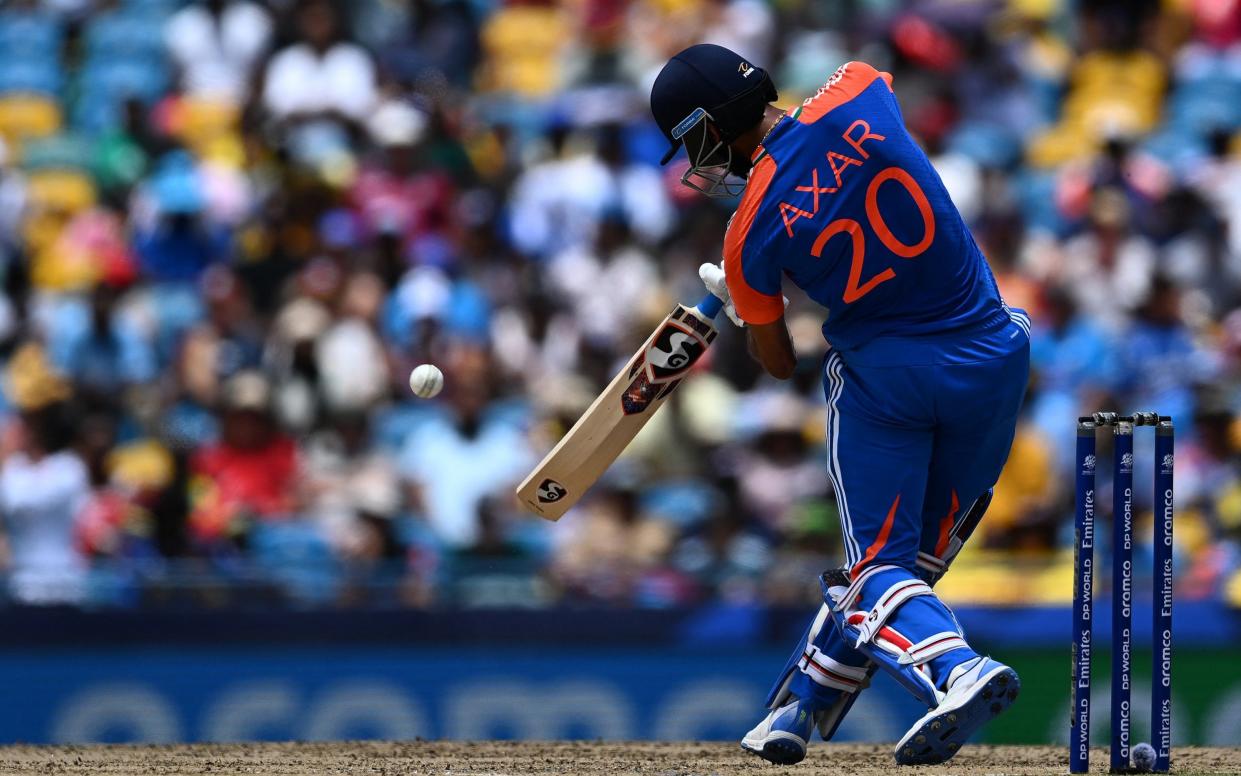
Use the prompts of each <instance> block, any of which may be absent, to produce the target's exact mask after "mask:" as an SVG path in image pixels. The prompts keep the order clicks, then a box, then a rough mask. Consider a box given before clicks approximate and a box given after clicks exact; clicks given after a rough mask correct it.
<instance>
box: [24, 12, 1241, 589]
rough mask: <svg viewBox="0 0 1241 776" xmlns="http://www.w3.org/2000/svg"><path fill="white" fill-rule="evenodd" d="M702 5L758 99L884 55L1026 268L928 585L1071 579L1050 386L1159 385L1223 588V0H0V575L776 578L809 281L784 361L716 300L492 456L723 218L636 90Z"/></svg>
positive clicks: (1143, 457)
mask: <svg viewBox="0 0 1241 776" xmlns="http://www.w3.org/2000/svg"><path fill="white" fill-rule="evenodd" d="M701 41H710V42H716V43H720V44H723V45H726V46H729V47H731V48H733V49H735V50H737V51H739V52H741V53H743V54H744V55H745V56H747V57H749V58H750V59H752V60H753V61H755V62H757V63H760V64H764V65H766V66H767V67H768V68H769V69H770V71H771V72H772V74H773V77H774V78H775V81H776V84H777V86H778V87H779V89H780V92H781V98H782V104H784V105H789V106H791V105H794V104H796V103H797V102H798V101H800V100H801V99H802V98H804V97H806V96H808V95H809V94H812V93H813V92H814V90H815V89H817V88H818V86H820V85H821V84H822V83H823V81H824V80H825V79H826V78H827V77H828V76H829V75H830V74H831V72H832V71H833V70H834V69H835V68H836V67H837V66H838V65H839V64H840V63H842V62H844V61H847V60H849V59H864V60H866V61H868V62H871V63H872V64H874V65H875V66H877V67H879V68H880V69H884V70H887V71H890V72H891V73H893V75H894V87H895V90H896V93H897V96H898V98H899V99H900V100H901V103H902V106H903V110H904V115H905V117H906V119H907V121H908V124H909V127H910V129H911V130H912V132H913V133H914V134H915V135H916V136H917V138H918V139H919V140H920V142H921V143H923V145H924V147H925V148H926V149H927V151H928V153H929V154H930V155H931V157H932V159H933V161H934V163H935V165H936V167H937V169H938V170H939V171H940V174H941V175H942V177H943V178H944V181H945V183H946V184H947V186H948V188H949V190H950V192H951V193H952V195H953V198H954V200H955V201H956V202H957V204H958V205H959V206H960V208H961V210H962V212H963V214H964V215H965V217H966V219H967V220H968V222H969V223H970V225H971V227H972V228H973V229H974V230H975V234H976V236H977V238H978V240H979V242H980V243H981V244H982V246H983V248H984V250H985V252H986V254H987V256H988V258H989V260H990V261H991V263H992V266H993V268H994V270H995V273H996V275H997V277H998V278H999V281H1000V285H1001V287H1002V291H1003V293H1004V294H1005V297H1006V298H1007V300H1008V301H1009V303H1010V304H1012V305H1013V306H1017V307H1024V308H1026V309H1028V310H1029V311H1030V312H1031V317H1032V318H1033V320H1034V323H1035V335H1034V349H1033V360H1034V373H1033V374H1034V376H1033V379H1032V382H1031V385H1030V390H1029V397H1028V401H1027V405H1026V410H1025V414H1024V416H1023V418H1022V421H1021V425H1020V429H1019V433H1018V438H1017V440H1016V443H1015V445H1014V450H1013V454H1012V457H1011V460H1010V462H1009V464H1008V466H1007V468H1006V469H1005V472H1004V475H1003V479H1002V481H1001V483H1000V486H999V488H998V489H997V495H996V501H995V504H994V505H993V507H992V509H991V512H990V514H989V515H988V519H987V521H986V522H985V524H984V526H983V528H982V529H981V530H980V531H979V532H978V534H977V535H976V537H975V539H974V542H973V544H972V546H971V547H970V548H969V549H968V550H967V551H966V553H964V554H963V556H962V557H961V559H960V562H959V567H958V568H956V569H954V571H953V574H950V575H949V576H948V577H947V578H946V579H945V582H944V585H945V587H948V588H951V590H950V591H949V592H948V594H947V595H948V597H949V598H950V600H953V601H954V602H958V601H987V602H995V603H1010V604H1020V603H1029V602H1057V601H1065V600H1067V598H1068V596H1069V594H1070V590H1071V587H1070V584H1069V575H1070V573H1071V564H1070V560H1069V558H1070V555H1069V550H1068V548H1069V546H1070V543H1071V535H1070V534H1071V530H1072V526H1071V522H1072V520H1071V518H1072V508H1073V503H1072V502H1073V494H1072V490H1073V489H1072V463H1071V460H1070V459H1071V457H1072V444H1073V428H1074V426H1073V421H1074V419H1075V417H1076V416H1077V415H1078V414H1079V413H1081V412H1083V411H1089V410H1094V409H1100V408H1118V409H1126V410H1132V409H1154V410H1158V411H1160V412H1162V413H1164V414H1170V415H1173V416H1174V417H1175V419H1176V421H1177V423H1178V439H1177V444H1178V448H1177V464H1178V465H1177V483H1178V484H1177V494H1176V495H1177V507H1178V510H1179V512H1178V517H1177V526H1176V532H1177V534H1176V536H1177V562H1178V564H1179V565H1178V582H1177V584H1178V592H1179V594H1180V595H1183V596H1187V597H1194V598H1200V599H1201V598H1205V599H1210V598H1222V599H1224V600H1229V601H1232V602H1233V603H1235V604H1238V605H1241V575H1239V574H1238V569H1239V568H1241V467H1239V463H1241V459H1239V458H1238V452H1239V451H1241V420H1239V415H1238V411H1239V410H1241V392H1239V391H1238V389H1239V388H1241V133H1239V130H1241V2H1238V0H1164V1H1163V2H1160V1H1159V0H1079V1H1078V2H1069V0H990V1H985V2H984V1H983V0H967V1H966V2H960V1H956V2H948V1H947V0H928V1H927V2H912V3H907V2H899V1H898V0H770V1H769V0H351V2H348V3H345V2H331V1H330V0H268V1H267V2H255V1H252V0H204V1H203V2H193V3H185V2H180V1H179V0H114V1H111V2H109V1H108V0H42V1H40V0H9V1H8V2H4V3H3V4H0V277H2V279H3V283H2V284H0V359H2V361H3V375H4V380H3V392H2V397H0V524H2V531H0V537H2V542H0V569H2V570H3V573H4V575H5V580H6V595H7V598H8V599H9V600H12V601H17V602H22V603H89V604H124V605H141V604H157V603H159V602H161V601H182V600H194V601H197V602H199V603H202V604H203V605H212V604H225V603H238V602H240V603H245V602H247V601H253V600H266V599H264V598H263V597H264V596H270V597H271V599H272V600H292V601H296V602H300V603H313V604H320V605H349V604H366V605H392V606H416V607H422V606H443V605H491V604H515V605H527V606H542V605H549V604H554V603H557V602H602V603H611V604H624V605H634V604H636V605H644V606H671V605H679V604H688V603H696V602H701V601H710V600H726V601H733V602H764V603H771V604H800V603H802V602H806V601H812V600H814V599H815V598H816V596H817V587H816V586H815V585H814V583H813V579H814V576H815V575H816V574H817V573H818V572H819V571H821V570H822V569H823V568H825V567H827V566H830V565H834V564H837V563H839V562H840V549H839V547H840V537H839V527H838V523H837V516H836V508H835V503H834V500H833V497H832V492H831V489H830V488H829V487H828V482H827V478H826V475H825V468H824V462H825V452H824V448H823V414H824V411H823V398H822V388H821V382H820V381H821V376H820V363H821V358H822V355H823V352H824V350H825V347H826V345H825V343H824V342H823V340H822V336H821V334H820V332H819V325H820V324H821V322H822V313H821V311H819V310H817V309H813V306H811V305H809V304H808V303H807V302H806V301H805V300H804V299H794V300H793V307H792V308H791V313H790V314H791V319H790V320H791V329H792V332H793V335H794V339H795V344H796V347H797V350H798V353H799V354H800V362H799V367H798V370H797V373H796V375H795V376H794V378H793V380H792V382H791V384H777V383H775V382H773V381H770V380H768V379H765V378H760V376H759V374H758V370H757V368H756V367H755V366H754V365H753V364H752V363H750V361H749V360H748V357H747V356H746V355H745V352H744V347H743V346H742V345H741V335H740V334H739V333H738V332H736V331H735V330H732V329H731V327H725V330H724V331H723V332H722V333H721V336H720V339H719V342H718V344H717V346H716V347H715V348H714V349H713V351H712V353H711V355H710V357H709V363H707V365H706V366H705V368H702V369H700V370H699V371H698V372H697V373H696V374H695V375H694V376H692V377H691V378H690V379H688V380H686V382H685V384H684V385H683V387H682V388H681V389H680V390H679V392H678V393H677V394H676V395H675V397H674V399H673V400H672V401H670V402H669V404H668V405H666V407H665V408H664V409H663V410H662V411H661V413H660V414H659V415H658V416H657V417H656V419H655V420H654V421H653V422H652V423H651V424H650V425H649V426H648V428H647V429H646V430H644V432H643V433H642V434H641V435H640V436H639V438H638V439H637V440H636V441H635V443H634V444H633V446H632V448H631V450H630V451H629V453H628V454H627V455H626V456H625V457H624V458H623V459H622V460H621V461H619V462H618V463H617V465H615V466H614V467H613V468H612V469H611V470H610V471H609V472H608V474H607V475H606V477H605V478H604V480H603V481H602V482H600V483H599V485H598V486H597V487H596V488H595V489H594V491H593V492H592V493H591V495H590V497H589V498H588V499H586V500H585V501H584V502H583V503H582V504H581V506H580V507H579V508H577V509H576V510H575V511H574V512H572V513H570V515H569V516H567V517H566V518H565V519H564V520H563V521H561V522H560V523H557V524H555V525H552V524H545V523H543V522H542V521H539V520H537V519H535V518H532V517H530V516H528V515H525V514H523V513H522V512H521V511H520V510H519V508H518V507H517V505H516V503H515V501H514V499H513V497H512V488H513V486H514V484H515V483H516V482H517V481H519V480H520V479H521V478H522V477H523V476H524V474H525V473H526V472H527V471H528V470H529V468H530V467H531V466H532V465H533V464H534V463H535V462H537V460H538V459H539V457H540V456H541V455H542V454H543V453H544V452H545V451H546V450H547V449H548V448H549V447H550V446H551V445H552V444H553V443H554V442H555V440H556V439H557V438H558V437H559V435H560V434H561V433H563V432H564V431H565V430H566V429H567V428H568V426H569V425H571V423H572V421H573V420H574V419H575V418H576V417H577V416H578V415H579V414H580V413H581V412H582V410H584V409H585V407H586V406H587V405H588V404H589V403H590V401H591V400H592V399H593V398H594V396H595V395H596V394H597V393H598V392H599V390H600V389H601V388H602V387H603V385H605V384H606V383H607V382H608V380H609V379H610V377H611V376H612V375H613V374H614V373H615V372H616V371H617V370H618V368H619V367H620V366H622V365H623V363H624V361H625V359H627V358H628V357H629V355H630V354H632V352H633V351H634V349H635V348H636V347H637V345H638V344H639V343H640V342H641V341H642V339H643V338H644V337H645V335H646V334H647V333H648V332H649V331H650V329H651V327H652V326H653V325H654V324H655V323H656V322H657V321H658V320H660V319H661V318H662V317H663V316H664V315H665V314H666V313H667V311H668V310H669V309H670V308H671V306H672V304H673V303H674V302H675V301H677V300H689V299H694V298H697V297H698V296H699V294H700V293H701V289H700V288H697V287H696V284H697V277H696V271H695V270H696V267H697V265H698V264H699V263H700V262H702V261H709V260H715V259H717V258H718V257H719V255H720V251H721V244H722V236H723V231H724V226H725V223H726V221H727V219H728V217H729V215H730V212H731V209H732V207H734V206H735V203H723V204H721V203H718V202H711V201H707V200H704V199H702V198H700V197H698V196H697V195H696V194H694V193H693V192H690V191H688V190H687V189H683V188H681V187H679V186H678V185H677V180H678V178H679V176H680V174H681V172H682V170H683V166H682V165H683V164H684V162H683V160H679V161H678V162H676V163H674V164H673V165H670V167H669V168H666V169H665V168H660V167H659V166H658V163H657V162H658V158H659V156H660V155H661V153H662V151H663V149H664V148H665V147H666V145H665V141H664V140H663V139H662V137H661V136H660V135H659V132H658V130H657V129H656V128H655V127H654V125H653V123H652V121H651V120H650V117H649V115H648V112H647V102H646V99H647V94H648V92H649V87H650V84H651V82H652V80H653V79H654V76H655V74H656V73H657V72H658V70H659V68H660V66H662V64H663V62H664V61H665V60H666V58H667V57H668V56H670V55H671V54H673V53H675V52H676V51H678V50H679V49H681V48H683V47H684V46H686V45H689V44H692V43H695V42H701ZM423 362H433V363H436V364H438V365H440V366H441V367H442V368H443V369H444V371H445V373H446V376H447V387H446V389H445V391H444V393H443V394H442V395H441V397H440V398H438V399H436V400H433V401H420V400H416V399H414V398H413V397H412V396H411V395H410V394H409V390H408V387H407V386H406V385H405V381H406V376H407V375H408V373H409V370H410V369H411V368H412V367H413V366H414V365H416V364H419V363H423ZM1101 445H1102V447H1101V459H1102V460H1107V458H1106V457H1105V456H1106V446H1107V443H1106V440H1102V441H1101ZM1151 447H1152V444H1151V442H1150V440H1149V439H1144V438H1139V442H1138V461H1139V472H1141V471H1143V470H1144V469H1147V468H1149V467H1147V466H1145V465H1144V464H1143V462H1149V460H1150V456H1151ZM1100 471H1101V473H1102V474H1103V478H1104V480H1106V479H1107V473H1108V472H1109V471H1110V467H1108V466H1102V467H1100ZM1138 482H1139V488H1140V489H1141V490H1140V491H1139V494H1138V508H1139V515H1140V518H1139V521H1138V535H1139V537H1141V538H1140V539H1139V558H1140V561H1139V574H1142V573H1143V572H1144V569H1143V566H1142V564H1143V563H1145V564H1146V565H1147V566H1149V560H1148V559H1147V558H1146V556H1145V555H1144V554H1143V553H1142V552H1141V550H1142V549H1144V548H1147V545H1149V541H1150V540H1149V536H1150V532H1149V525H1150V506H1151V504H1150V497H1149V488H1148V487H1146V486H1145V485H1143V484H1142V483H1143V482H1145V483H1146V484H1147V485H1149V472H1148V473H1147V475H1146V477H1145V479H1144V478H1143V477H1142V476H1141V475H1140V476H1139V478H1138ZM1101 533H1103V534H1106V531H1103V532H1101ZM1101 538H1102V537H1101ZM1100 557H1101V558H1106V554H1105V553H1104V552H1102V551H1101V552H1100ZM1145 573H1149V569H1145ZM1139 589H1146V588H1145V587H1141V588H1139Z"/></svg>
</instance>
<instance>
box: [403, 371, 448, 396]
mask: <svg viewBox="0 0 1241 776" xmlns="http://www.w3.org/2000/svg"><path fill="white" fill-rule="evenodd" d="M443 388H444V373H443V372H441V371H440V368H439V367H438V366H436V365H435V364H419V365H418V366H416V367H414V371H412V372H410V373H409V390H411V391H413V392H414V395H415V396H417V397H419V398H422V399H430V398H431V397H432V396H435V395H436V394H437V393H439V392H440V391H441V390H443Z"/></svg>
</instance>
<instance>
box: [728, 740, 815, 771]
mask: <svg viewBox="0 0 1241 776" xmlns="http://www.w3.org/2000/svg"><path fill="white" fill-rule="evenodd" d="M741 749H742V750H743V751H746V752H749V753H750V754H752V755H754V756H755V757H761V758H763V759H764V760H766V761H767V762H769V763H775V764H776V765H796V764H797V763H799V762H801V761H802V760H804V759H806V750H805V749H803V748H801V747H800V746H798V745H797V743H796V742H795V741H791V740H789V739H787V738H773V739H771V740H770V741H767V742H766V743H764V744H763V748H762V749H755V748H754V747H752V746H747V745H746V744H745V743H742V744H741Z"/></svg>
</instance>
